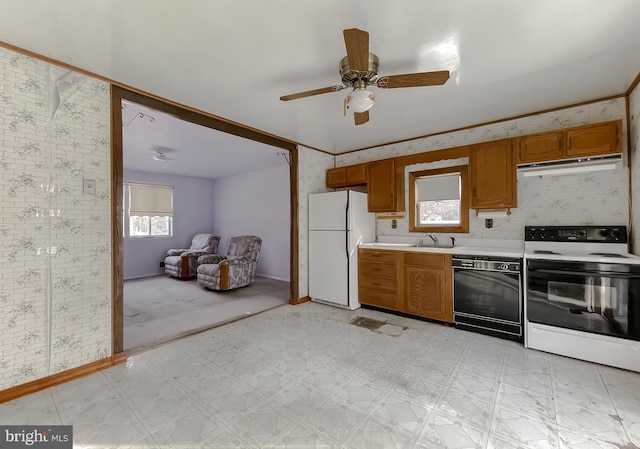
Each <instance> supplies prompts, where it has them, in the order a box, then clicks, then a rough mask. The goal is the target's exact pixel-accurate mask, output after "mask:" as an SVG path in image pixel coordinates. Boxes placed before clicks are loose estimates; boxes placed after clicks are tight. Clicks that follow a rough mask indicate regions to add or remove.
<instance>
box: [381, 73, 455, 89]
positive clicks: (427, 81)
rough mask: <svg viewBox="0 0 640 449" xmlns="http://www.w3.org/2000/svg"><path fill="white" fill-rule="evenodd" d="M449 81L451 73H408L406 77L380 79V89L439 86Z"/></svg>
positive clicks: (397, 76)
mask: <svg viewBox="0 0 640 449" xmlns="http://www.w3.org/2000/svg"><path fill="white" fill-rule="evenodd" d="M448 79H449V71H448V70H441V71H439V72H421V73H407V74H405V75H390V76H383V77H381V78H380V79H378V87H381V88H383V89H396V88H399V87H420V86H439V85H441V84H444V83H446V82H447V80H448Z"/></svg>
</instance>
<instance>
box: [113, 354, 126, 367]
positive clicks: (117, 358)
mask: <svg viewBox="0 0 640 449" xmlns="http://www.w3.org/2000/svg"><path fill="white" fill-rule="evenodd" d="M128 358H129V354H127V353H126V352H119V353H117V354H114V355H113V364H114V365H120V364H121V363H124V362H126V361H127V359H128Z"/></svg>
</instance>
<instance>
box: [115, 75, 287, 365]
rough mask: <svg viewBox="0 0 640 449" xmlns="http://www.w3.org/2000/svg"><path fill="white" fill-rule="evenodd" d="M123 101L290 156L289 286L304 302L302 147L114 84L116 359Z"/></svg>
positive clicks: (120, 344) (120, 310)
mask: <svg viewBox="0 0 640 449" xmlns="http://www.w3.org/2000/svg"><path fill="white" fill-rule="evenodd" d="M122 100H129V101H132V102H134V103H138V104H141V105H143V106H147V107H149V108H152V109H156V110H158V111H161V112H165V113H167V114H171V115H173V116H175V117H177V118H179V119H181V120H185V121H188V122H191V123H194V124H196V125H201V126H205V127H207V128H211V129H215V130H218V131H222V132H226V133H228V134H233V135H235V136H239V137H241V138H246V139H250V140H254V141H256V142H261V143H265V144H267V145H271V146H274V147H277V148H282V149H283V150H285V151H288V152H289V156H290V157H289V179H290V183H289V184H290V194H289V198H290V239H291V241H290V244H289V252H290V254H289V264H290V267H289V279H290V280H289V285H290V298H289V303H290V304H297V303H299V302H300V298H299V297H298V294H299V293H298V292H299V286H298V278H299V276H298V246H299V244H298V236H299V230H298V146H297V145H296V144H295V143H293V142H291V141H288V140H284V139H281V138H279V137H276V136H273V135H270V134H267V133H264V132H261V131H259V130H256V129H253V128H249V127H245V126H240V125H238V124H236V123H231V122H229V121H226V120H223V119H220V118H219V117H216V116H214V115H211V114H207V113H205V112H203V111H200V110H197V109H193V108H190V107H188V106H185V105H181V104H178V103H174V102H172V101H169V100H166V99H163V98H160V97H155V96H151V95H149V94H145V93H142V92H138V91H135V90H131V89H126V88H124V87H121V86H118V85H115V84H111V218H112V220H113V222H112V224H111V249H112V251H111V268H112V283H111V292H112V294H111V298H112V301H111V304H112V339H111V341H112V354H113V355H114V356H116V355H117V354H119V353H122V352H123V350H124V237H123V229H122V227H123V218H124V217H123V209H122V207H123V204H122V201H123V196H122V195H123V189H124V187H123V181H124V173H123V172H124V167H123V162H122V157H123V143H122V106H121V104H122V103H121V102H122Z"/></svg>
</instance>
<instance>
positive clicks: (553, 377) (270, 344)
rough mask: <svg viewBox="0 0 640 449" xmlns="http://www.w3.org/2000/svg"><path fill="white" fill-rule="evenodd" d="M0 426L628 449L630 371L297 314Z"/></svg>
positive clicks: (10, 415) (40, 402)
mask: <svg viewBox="0 0 640 449" xmlns="http://www.w3.org/2000/svg"><path fill="white" fill-rule="evenodd" d="M356 316H367V317H372V318H376V319H382V320H388V322H389V323H392V324H397V325H399V326H405V327H407V329H404V330H403V329H401V328H400V330H398V329H399V328H398V327H396V326H386V327H388V328H393V329H391V331H390V332H386V331H383V328H384V327H385V326H383V328H380V330H379V331H378V332H375V331H371V330H368V329H365V328H362V327H357V326H354V325H351V324H349V321H351V320H352V319H353V318H355V317H356ZM0 422H1V423H4V424H73V426H74V441H75V446H74V447H77V448H136V449H143V448H169V447H171V448H183V449H187V448H188V449H192V448H236V447H238V448H385V449H386V448H451V449H453V448H456V449H462V448H474V449H476V448H495V449H498V448H500V449H507V448H508V449H518V448H571V449H586V448H612V449H613V448H616V449H622V448H624V449H630V448H635V447H639V446H640V374H637V373H631V372H626V371H622V370H617V369H613V368H608V367H604V366H599V365H594V364H591V363H586V362H580V361H576V360H572V359H567V358H564V357H559V356H554V355H549V354H545V353H541V352H536V351H532V350H525V349H524V348H523V347H522V346H521V345H520V344H517V343H513V342H507V341H504V340H499V339H495V338H491V337H486V336H482V335H478V334H473V333H468V332H464V331H460V330H457V329H453V328H450V327H447V326H443V325H438V324H433V323H426V322H422V321H418V320H411V319H407V318H401V317H396V316H393V315H388V314H383V313H380V312H375V311H371V310H362V309H361V310H357V311H355V312H349V311H345V310H340V309H336V308H332V307H329V306H324V305H320V304H315V303H307V304H303V305H300V306H289V305H287V306H282V307H278V308H275V309H271V310H269V311H267V312H264V313H262V314H259V315H255V316H252V317H250V318H247V319H244V320H241V321H237V322H235V323H232V324H229V325H225V326H221V327H218V328H215V329H212V330H210V331H207V332H204V333H201V334H198V335H195V336H191V337H187V338H184V339H182V340H179V341H176V342H173V343H171V344H167V345H165V346H162V347H159V348H156V349H153V350H150V351H147V352H145V353H142V354H139V355H136V356H134V357H131V358H130V359H129V360H128V362H127V363H126V364H123V365H119V366H115V367H113V368H110V369H108V370H105V371H102V372H100V373H96V374H94V375H91V376H88V377H85V378H82V379H79V380H76V381H72V382H69V383H66V384H64V385H59V386H56V387H53V388H50V389H48V390H45V391H42V392H38V393H36V394H33V395H30V396H27V397H24V398H20V399H17V400H14V401H12V402H8V403H5V404H0Z"/></svg>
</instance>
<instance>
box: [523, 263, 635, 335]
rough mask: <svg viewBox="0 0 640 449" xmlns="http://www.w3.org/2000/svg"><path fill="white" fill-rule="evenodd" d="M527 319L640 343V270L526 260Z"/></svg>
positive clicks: (615, 265) (594, 264)
mask: <svg viewBox="0 0 640 449" xmlns="http://www.w3.org/2000/svg"><path fill="white" fill-rule="evenodd" d="M526 301H527V320H528V321H530V322H533V323H540V324H547V325H550V326H557V327H562V328H566V329H574V330H578V331H584V332H591V333H595V334H602V335H609V336H613V337H621V338H627V339H633V340H640V266H639V265H625V264H606V263H593V262H574V261H550V260H538V259H527V286H526Z"/></svg>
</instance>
